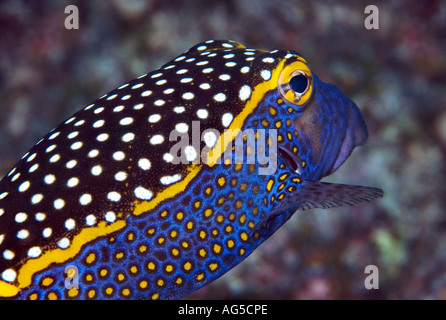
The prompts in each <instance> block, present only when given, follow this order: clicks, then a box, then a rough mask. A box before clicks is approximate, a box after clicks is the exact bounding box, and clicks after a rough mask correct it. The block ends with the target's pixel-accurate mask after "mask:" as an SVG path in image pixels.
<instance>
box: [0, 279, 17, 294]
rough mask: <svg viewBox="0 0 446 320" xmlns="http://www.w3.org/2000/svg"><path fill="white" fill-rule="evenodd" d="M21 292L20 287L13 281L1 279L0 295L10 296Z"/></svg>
mask: <svg viewBox="0 0 446 320" xmlns="http://www.w3.org/2000/svg"><path fill="white" fill-rule="evenodd" d="M18 293H19V288H17V287H16V286H15V285H13V284H11V283H6V282H4V281H3V280H0V297H3V298H10V297H14V296H16V295H17V294H18Z"/></svg>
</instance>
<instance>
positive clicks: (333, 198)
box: [283, 181, 383, 210]
mask: <svg viewBox="0 0 446 320" xmlns="http://www.w3.org/2000/svg"><path fill="white" fill-rule="evenodd" d="M382 197H383V190H381V189H378V188H372V187H364V186H352V185H345V184H335V183H327V182H319V181H306V182H304V184H303V185H302V187H301V188H299V190H298V191H296V192H294V193H290V194H289V195H288V196H287V197H286V198H285V199H283V200H284V201H285V202H287V203H288V205H290V206H291V207H293V208H296V210H308V209H313V208H322V209H326V208H333V207H341V206H346V205H348V206H352V205H355V204H357V203H360V202H364V201H372V200H374V199H375V198H382Z"/></svg>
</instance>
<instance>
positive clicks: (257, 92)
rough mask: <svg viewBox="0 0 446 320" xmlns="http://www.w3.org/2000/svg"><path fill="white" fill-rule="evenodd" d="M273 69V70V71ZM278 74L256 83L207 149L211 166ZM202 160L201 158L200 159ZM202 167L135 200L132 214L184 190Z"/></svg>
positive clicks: (272, 85) (274, 73) (140, 212)
mask: <svg viewBox="0 0 446 320" xmlns="http://www.w3.org/2000/svg"><path fill="white" fill-rule="evenodd" d="M285 62H286V60H285V59H283V61H281V62H280V63H279V65H278V66H277V67H276V69H275V70H281V69H282V68H283V66H284V64H285ZM275 70H274V71H275ZM279 74H280V72H272V76H271V79H270V80H268V81H265V82H262V83H260V84H258V85H257V86H256V87H255V88H254V90H253V92H252V94H251V98H250V99H249V100H248V102H247V103H246V105H245V107H244V109H243V110H242V112H240V113H239V114H238V115H237V116H236V117H235V118H234V120H233V121H232V123H231V125H230V126H229V128H228V129H227V130H225V132H224V133H223V134H222V135H221V136H220V137H219V138H218V140H217V143H216V145H215V147H214V148H212V149H211V150H209V152H208V154H207V156H206V159H205V160H204V162H205V163H206V164H207V165H208V166H210V167H212V166H214V165H215V164H216V163H217V161H218V159H220V157H221V155H222V154H223V152H224V150H225V149H226V147H227V146H228V144H229V143H230V142H231V141H232V140H233V139H234V138H235V137H236V136H237V134H238V133H239V132H240V131H241V130H240V128H241V127H242V126H243V123H244V122H245V119H246V118H247V117H248V116H249V115H250V114H251V113H252V112H253V110H254V109H255V108H256V107H257V105H258V104H259V103H260V101H261V100H262V99H263V97H264V95H265V93H266V92H268V91H269V90H272V89H274V88H277V83H278V81H279ZM202 161H203V159H202ZM201 168H202V165H195V166H191V167H190V168H188V170H189V173H188V174H187V175H186V177H185V178H184V179H183V180H181V181H179V182H177V183H175V184H173V185H171V186H169V187H168V188H166V189H164V190H163V191H161V192H160V193H158V194H157V195H156V196H155V198H153V199H152V200H148V201H135V202H134V204H135V207H134V209H133V214H134V215H136V216H138V215H140V214H142V213H144V212H147V211H150V210H152V209H153V208H155V207H156V206H157V205H158V204H159V203H160V202H162V201H164V200H167V199H170V198H172V197H174V196H176V195H177V194H179V193H180V192H183V191H184V190H186V188H187V186H188V185H189V183H190V181H192V179H193V178H194V177H195V176H197V174H198V173H199V172H200V170H201Z"/></svg>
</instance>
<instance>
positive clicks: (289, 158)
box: [278, 145, 302, 174]
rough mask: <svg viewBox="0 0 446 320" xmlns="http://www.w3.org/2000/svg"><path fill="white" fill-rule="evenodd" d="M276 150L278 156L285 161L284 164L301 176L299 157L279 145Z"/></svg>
mask: <svg viewBox="0 0 446 320" xmlns="http://www.w3.org/2000/svg"><path fill="white" fill-rule="evenodd" d="M278 148H279V153H280V155H281V156H282V158H284V159H285V161H286V163H287V164H288V165H289V166H290V167H291V169H293V171H294V172H296V173H298V174H301V173H302V164H301V163H302V162H301V161H300V159H299V157H298V156H296V155H295V154H294V153H293V152H291V151H290V150H288V149H287V148H286V147H284V146H280V145H279V146H278Z"/></svg>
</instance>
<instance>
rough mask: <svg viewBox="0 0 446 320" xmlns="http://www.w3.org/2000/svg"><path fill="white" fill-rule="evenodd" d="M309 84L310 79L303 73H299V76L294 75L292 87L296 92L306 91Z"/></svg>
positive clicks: (291, 81)
mask: <svg viewBox="0 0 446 320" xmlns="http://www.w3.org/2000/svg"><path fill="white" fill-rule="evenodd" d="M307 85H308V79H307V77H306V76H304V75H303V74H299V75H297V76H294V77H292V78H291V80H290V87H291V89H293V91H295V92H296V93H299V94H302V93H304V92H305V89H307Z"/></svg>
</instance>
